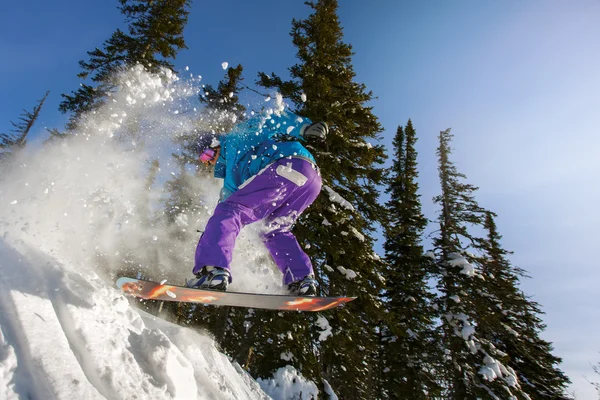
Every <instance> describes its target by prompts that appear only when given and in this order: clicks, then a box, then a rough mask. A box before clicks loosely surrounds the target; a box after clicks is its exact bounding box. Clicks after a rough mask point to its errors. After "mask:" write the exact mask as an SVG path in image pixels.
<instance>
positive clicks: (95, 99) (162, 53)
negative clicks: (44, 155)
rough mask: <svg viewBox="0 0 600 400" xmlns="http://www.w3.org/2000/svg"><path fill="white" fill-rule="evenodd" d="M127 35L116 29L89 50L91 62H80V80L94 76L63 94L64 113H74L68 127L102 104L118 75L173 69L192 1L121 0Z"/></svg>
mask: <svg viewBox="0 0 600 400" xmlns="http://www.w3.org/2000/svg"><path fill="white" fill-rule="evenodd" d="M119 3H120V6H119V9H120V10H121V13H122V14H123V15H124V16H125V18H126V21H127V23H128V32H127V33H125V32H123V31H121V30H120V29H117V30H116V31H115V32H114V33H113V34H112V36H111V37H110V38H109V39H108V40H107V41H105V42H104V45H103V47H102V48H96V49H95V50H93V51H89V52H88V55H89V57H90V58H89V61H87V62H86V61H83V60H82V61H80V62H79V65H80V66H81V69H82V72H80V73H79V74H78V77H79V78H81V79H86V78H88V77H90V76H91V78H90V79H91V81H92V84H87V83H82V84H81V85H80V87H79V89H78V90H77V91H76V92H71V94H68V95H67V94H63V95H62V96H63V98H64V100H63V101H62V103H61V104H60V106H59V109H60V111H61V112H63V113H66V112H72V113H73V116H72V117H71V120H70V121H69V127H71V128H72V127H74V124H75V123H76V122H77V119H78V118H79V117H80V116H81V115H82V114H83V113H85V112H88V111H90V110H93V109H95V108H97V107H98V106H99V105H101V104H102V103H103V101H104V99H105V97H106V96H107V94H108V93H109V92H110V91H111V90H112V89H113V88H114V86H115V84H116V83H115V73H117V72H119V71H121V70H122V69H124V68H128V67H131V66H134V65H136V64H141V65H143V66H144V67H145V68H146V69H148V70H150V71H153V72H155V71H158V70H159V69H160V68H168V69H171V70H172V69H173V65H172V63H171V61H170V60H171V59H174V58H175V56H176V55H177V53H178V51H179V50H180V49H183V48H186V45H185V41H184V39H183V29H184V27H185V25H186V23H187V18H188V14H189V11H188V8H189V6H190V4H191V0H119Z"/></svg>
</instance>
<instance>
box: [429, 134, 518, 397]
mask: <svg viewBox="0 0 600 400" xmlns="http://www.w3.org/2000/svg"><path fill="white" fill-rule="evenodd" d="M439 139H440V146H439V148H438V152H437V154H438V157H439V176H440V183H441V186H442V193H441V194H440V195H439V196H437V197H436V198H435V199H434V201H435V202H436V203H438V204H439V205H440V208H441V210H440V214H439V217H438V222H439V225H440V231H439V234H438V235H437V236H436V237H435V238H434V246H435V248H436V250H437V252H438V253H437V256H438V266H439V267H440V271H441V273H440V275H441V276H440V278H439V283H438V290H439V292H440V293H441V296H440V297H439V310H440V313H441V322H442V325H441V329H442V333H443V347H444V349H445V352H446V358H445V360H444V362H443V363H442V365H441V368H442V371H444V372H443V374H442V376H443V382H442V385H443V386H444V389H445V395H446V397H449V398H457V399H473V400H475V399H478V398H500V399H527V398H528V397H527V396H526V394H525V392H524V391H523V389H522V387H521V384H520V382H519V380H518V375H517V372H516V371H515V370H514V369H513V368H511V366H510V365H509V362H510V354H507V353H505V352H503V351H502V350H500V349H499V348H498V343H497V342H496V340H495V338H493V337H491V336H490V335H489V332H490V327H489V326H488V325H487V324H488V321H491V320H492V319H493V317H492V315H493V314H494V313H497V312H498V311H497V307H498V306H497V304H498V299H497V298H496V297H495V296H494V295H493V294H491V293H489V292H488V291H487V290H486V289H487V286H486V285H487V280H486V279H487V277H486V271H485V262H484V260H483V259H482V258H481V257H480V256H476V255H474V254H472V253H471V251H473V250H477V249H478V246H479V244H480V243H481V239H480V238H478V237H477V236H475V235H473V234H472V233H471V232H472V230H474V229H473V228H477V229H481V228H482V227H483V226H484V221H485V217H486V215H489V212H488V211H487V210H485V209H483V208H482V207H480V206H479V205H478V204H477V202H476V200H475V198H474V192H475V191H476V190H477V188H476V187H475V186H472V185H469V184H466V183H463V181H464V180H465V179H466V177H465V175H463V174H461V173H459V172H458V171H457V169H456V167H455V166H454V164H453V163H452V162H451V161H450V155H451V148H450V141H451V139H452V134H451V133H450V130H449V129H448V130H446V131H443V132H440V137H439ZM517 357H518V355H517Z"/></svg>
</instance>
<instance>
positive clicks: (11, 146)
mask: <svg viewBox="0 0 600 400" xmlns="http://www.w3.org/2000/svg"><path fill="white" fill-rule="evenodd" d="M49 93H50V92H49V91H47V92H46V94H45V95H44V97H42V98H41V99H40V100H38V103H37V105H36V106H35V107H33V111H31V112H30V111H27V110H23V114H21V117H20V118H19V122H17V123H15V122H12V121H11V124H12V126H13V127H14V129H13V130H12V131H11V132H10V133H0V149H1V150H2V152H0V160H2V159H5V158H7V157H8V156H9V155H10V154H11V153H12V152H14V151H17V150H20V149H23V148H24V147H25V145H26V144H27V136H28V135H29V133H30V132H31V128H32V127H33V125H34V124H35V121H37V119H38V116H39V115H40V111H41V110H42V106H43V105H44V102H45V101H46V98H47V97H48V94H49Z"/></svg>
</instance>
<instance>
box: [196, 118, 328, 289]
mask: <svg viewBox="0 0 600 400" xmlns="http://www.w3.org/2000/svg"><path fill="white" fill-rule="evenodd" d="M327 133H328V127H327V124H326V123H325V122H316V123H312V121H310V120H309V119H308V118H303V117H300V116H298V115H296V114H294V113H292V112H290V111H281V112H275V113H272V114H268V113H260V114H257V115H255V116H253V117H251V118H249V119H248V120H246V121H244V122H242V123H240V124H238V125H237V126H236V127H235V128H234V129H233V130H232V131H231V132H230V133H228V134H224V135H216V134H207V135H204V136H202V137H201V138H200V139H199V141H198V150H199V152H200V156H199V159H200V161H201V162H202V163H204V164H208V165H213V166H214V176H215V177H217V178H222V179H224V184H223V188H222V189H221V196H220V201H219V204H218V205H217V206H216V208H215V211H214V214H213V215H212V217H211V218H210V219H209V221H208V223H207V225H206V229H205V231H204V233H203V234H202V236H201V238H200V241H199V242H198V246H197V248H196V255H195V265H194V269H193V273H194V274H195V276H196V277H195V278H194V279H191V280H189V281H188V282H187V286H189V287H194V288H201V289H213V290H226V289H227V285H228V283H231V281H232V278H231V273H230V263H231V259H232V253H233V248H234V245H235V240H236V238H237V236H238V234H239V232H240V230H241V229H242V227H244V226H245V225H248V224H250V223H253V222H256V221H260V220H264V222H265V223H266V224H265V225H266V230H265V231H264V232H263V233H262V239H263V241H264V243H265V245H266V247H267V249H268V250H269V252H270V254H271V256H272V258H273V260H274V261H275V264H277V266H278V267H279V270H280V271H281V273H282V274H283V283H284V284H285V285H288V288H289V290H290V292H291V293H292V294H296V295H302V296H315V295H316V294H317V288H316V280H315V278H314V274H313V268H312V264H311V261H310V259H309V257H308V255H306V253H305V252H304V251H303V250H302V248H301V247H300V245H299V244H298V241H297V240H296V238H295V236H294V235H293V234H292V232H291V228H292V226H293V224H294V223H295V221H296V220H297V218H298V217H299V216H300V214H302V212H303V211H304V210H305V209H306V208H307V207H308V206H310V205H311V204H312V202H313V201H314V200H315V199H316V198H317V196H318V195H319V192H320V191H321V184H322V183H321V176H320V173H319V168H318V167H317V165H316V162H315V159H314V157H313V155H312V154H311V153H310V152H309V151H308V150H307V149H306V147H304V145H303V144H302V143H301V142H304V141H307V140H314V139H317V140H323V139H324V138H325V136H326V135H327Z"/></svg>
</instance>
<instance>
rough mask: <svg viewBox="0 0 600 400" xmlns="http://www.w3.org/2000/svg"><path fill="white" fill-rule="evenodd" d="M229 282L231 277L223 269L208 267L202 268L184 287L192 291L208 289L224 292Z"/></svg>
mask: <svg viewBox="0 0 600 400" xmlns="http://www.w3.org/2000/svg"><path fill="white" fill-rule="evenodd" d="M230 282H231V275H230V274H229V271H228V270H226V269H225V268H219V267H213V266H210V265H207V266H205V267H204V268H202V270H201V271H200V273H198V274H196V277H195V278H192V279H190V280H189V281H186V284H185V285H186V286H187V287H190V288H194V289H209V290H220V291H223V292H224V291H226V290H227V285H228V284H229V283H230Z"/></svg>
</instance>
